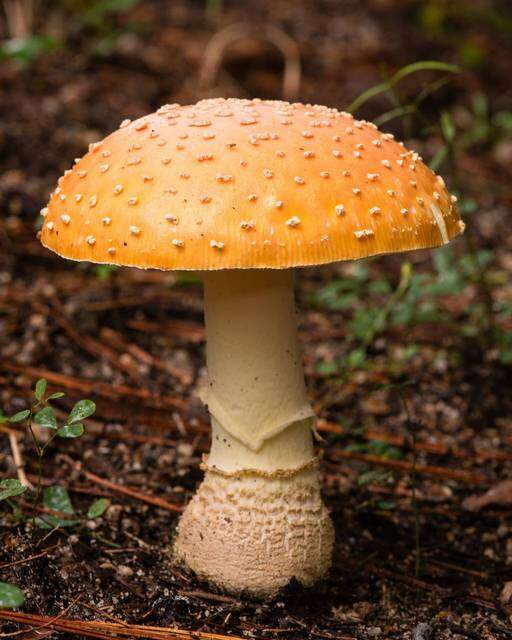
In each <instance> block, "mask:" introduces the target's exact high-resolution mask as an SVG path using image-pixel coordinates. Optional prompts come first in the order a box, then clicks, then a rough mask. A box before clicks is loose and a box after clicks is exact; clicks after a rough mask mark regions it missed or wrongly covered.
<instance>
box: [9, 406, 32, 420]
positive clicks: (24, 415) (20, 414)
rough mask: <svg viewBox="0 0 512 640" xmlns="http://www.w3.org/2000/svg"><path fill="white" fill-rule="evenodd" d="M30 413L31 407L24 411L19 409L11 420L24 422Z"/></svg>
mask: <svg viewBox="0 0 512 640" xmlns="http://www.w3.org/2000/svg"><path fill="white" fill-rule="evenodd" d="M29 415H30V409H24V410H23V411H18V413H15V414H14V415H13V416H11V417H10V418H9V422H23V420H26V419H27V418H28V417H29Z"/></svg>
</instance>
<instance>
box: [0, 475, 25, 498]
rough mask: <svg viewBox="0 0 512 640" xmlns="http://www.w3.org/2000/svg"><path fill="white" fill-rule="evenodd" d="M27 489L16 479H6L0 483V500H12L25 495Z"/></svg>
mask: <svg viewBox="0 0 512 640" xmlns="http://www.w3.org/2000/svg"><path fill="white" fill-rule="evenodd" d="M26 490H27V487H26V486H25V485H23V484H21V482H20V481H19V480H16V478H7V479H6V480H1V481H0V500H7V498H14V497H15V496H20V495H21V494H22V493H25V491H26Z"/></svg>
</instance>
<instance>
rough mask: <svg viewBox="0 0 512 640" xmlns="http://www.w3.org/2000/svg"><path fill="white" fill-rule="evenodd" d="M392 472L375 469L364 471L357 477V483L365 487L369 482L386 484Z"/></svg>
mask: <svg viewBox="0 0 512 640" xmlns="http://www.w3.org/2000/svg"><path fill="white" fill-rule="evenodd" d="M390 477H391V474H390V473H389V471H379V470H377V469H373V470H372V471H366V472H365V473H362V474H361V475H360V476H359V478H358V479H357V484H358V485H359V486H360V487H364V486H366V485H367V484H384V483H385V482H387V481H388V480H389V478H390Z"/></svg>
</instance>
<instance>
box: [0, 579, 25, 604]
mask: <svg viewBox="0 0 512 640" xmlns="http://www.w3.org/2000/svg"><path fill="white" fill-rule="evenodd" d="M24 602H25V594H24V593H23V591H22V590H21V589H18V587H15V586H14V585H13V584H9V583H8V582H0V609H18V607H21V606H22V605H23V603H24Z"/></svg>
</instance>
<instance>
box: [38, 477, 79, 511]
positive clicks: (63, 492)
mask: <svg viewBox="0 0 512 640" xmlns="http://www.w3.org/2000/svg"><path fill="white" fill-rule="evenodd" d="M43 503H44V506H45V507H48V509H52V510H53V511H60V513H68V514H70V515H71V514H73V513H75V511H74V509H73V505H72V504H71V499H70V497H69V493H68V490H67V489H66V487H62V486H60V485H58V484H56V485H53V486H52V487H46V489H45V490H44V493H43Z"/></svg>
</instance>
